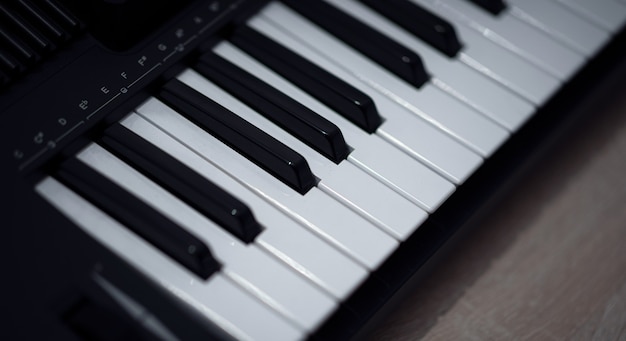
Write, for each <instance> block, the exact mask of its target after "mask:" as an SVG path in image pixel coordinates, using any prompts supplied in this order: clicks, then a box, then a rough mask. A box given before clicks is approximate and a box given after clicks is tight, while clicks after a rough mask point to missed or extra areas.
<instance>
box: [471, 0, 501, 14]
mask: <svg viewBox="0 0 626 341" xmlns="http://www.w3.org/2000/svg"><path fill="white" fill-rule="evenodd" d="M469 1H470V2H472V3H474V4H476V5H478V6H480V7H481V8H483V9H484V10H486V11H487V12H489V13H491V14H495V15H497V14H500V13H501V12H502V11H503V10H504V9H505V8H506V7H507V5H506V4H505V3H504V1H502V0H469Z"/></svg>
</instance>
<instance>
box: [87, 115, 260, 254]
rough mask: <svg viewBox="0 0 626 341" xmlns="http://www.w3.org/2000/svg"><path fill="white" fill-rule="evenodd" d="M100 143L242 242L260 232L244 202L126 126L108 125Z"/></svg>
mask: <svg viewBox="0 0 626 341" xmlns="http://www.w3.org/2000/svg"><path fill="white" fill-rule="evenodd" d="M99 144H100V145H102V146H103V147H104V148H106V149H107V150H109V151H110V152H112V153H113V154H115V155H116V156H117V157H119V158H120V159H122V160H123V161H124V162H126V163H127V164H129V165H131V166H132V167H134V168H135V169H137V170H139V171H140V172H142V173H143V174H144V175H146V176H147V177H149V178H150V179H152V180H153V181H154V182H156V183H158V184H159V185H160V186H161V187H163V188H165V189H167V190H168V191H169V192H171V193H173V194H174V195H176V196H178V197H179V198H180V199H181V200H183V201H185V202H186V203H187V204H188V205H189V206H191V207H193V208H195V209H196V210H198V211H199V212H200V213H202V214H204V215H205V216H207V217H208V218H210V219H212V220H213V221H215V222H216V223H218V224H219V225H220V226H222V227H223V228H225V229H226V230H227V231H229V232H230V233H232V234H233V235H235V236H236V237H238V238H239V239H240V240H242V241H243V242H245V243H250V242H252V241H253V240H254V238H255V237H256V236H257V235H258V234H259V233H261V230H262V229H261V225H259V223H258V222H257V221H256V219H255V218H254V215H253V214H252V211H251V210H250V208H248V207H247V206H246V205H245V204H244V203H243V202H241V201H240V200H238V199H237V198H235V197H234V196H232V195H231V194H230V193H228V192H226V191H225V190H223V189H222V188H220V187H219V186H217V185H216V184H214V183H213V182H211V181H209V180H207V179H206V178H204V177H203V176H201V175H200V174H198V173H196V172H195V171H193V170H192V169H190V168H188V167H187V166H185V165H184V164H183V163H181V162H180V161H178V160H176V159H175V158H173V157H172V156H170V155H168V154H166V153H165V152H163V151H162V150H160V149H159V148H157V147H156V146H154V145H153V144H151V143H150V142H148V141H146V140H144V139H143V138H141V137H139V136H138V135H137V134H135V133H134V132H132V131H130V130H128V129H127V128H126V127H124V126H122V125H120V124H115V125H113V126H111V127H110V128H108V129H107V130H106V131H105V133H104V136H103V137H102V138H101V139H100V141H99Z"/></svg>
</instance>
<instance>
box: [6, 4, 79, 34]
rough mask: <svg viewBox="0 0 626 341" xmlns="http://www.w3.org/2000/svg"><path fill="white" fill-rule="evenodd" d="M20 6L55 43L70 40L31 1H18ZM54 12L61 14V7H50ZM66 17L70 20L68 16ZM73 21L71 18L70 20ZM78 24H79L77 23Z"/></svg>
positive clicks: (55, 23)
mask: <svg viewBox="0 0 626 341" xmlns="http://www.w3.org/2000/svg"><path fill="white" fill-rule="evenodd" d="M18 3H19V6H20V8H21V9H22V11H23V12H24V13H27V15H28V16H30V17H31V18H32V19H33V20H34V21H35V22H36V23H37V25H38V27H39V28H40V29H41V30H42V31H43V33H44V34H46V35H47V36H48V37H50V39H52V40H53V41H55V42H57V43H58V42H63V41H65V40H67V39H69V34H68V33H67V32H66V31H65V30H64V29H63V28H62V27H61V26H60V25H59V24H58V23H57V22H56V21H55V20H53V19H52V18H50V17H49V16H48V15H47V14H46V13H45V12H44V11H42V10H41V8H39V7H36V6H34V5H33V4H32V3H30V1H27V0H18ZM50 8H51V9H52V10H53V11H54V12H57V13H63V12H59V11H60V7H58V6H57V5H54V7H50ZM65 17H67V18H70V17H69V16H68V15H66V16H65ZM70 19H71V18H70ZM76 24H77V23H76Z"/></svg>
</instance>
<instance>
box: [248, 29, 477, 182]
mask: <svg viewBox="0 0 626 341" xmlns="http://www.w3.org/2000/svg"><path fill="white" fill-rule="evenodd" d="M249 24H251V25H254V26H255V27H256V29H259V30H261V31H264V33H265V34H267V35H272V36H274V37H275V38H276V39H278V40H280V41H281V42H283V43H287V42H288V44H289V45H290V46H291V48H292V51H293V52H295V53H298V54H300V55H301V57H304V56H306V57H307V58H310V60H315V63H317V64H318V65H319V66H321V67H324V68H325V69H326V70H328V71H329V72H331V73H333V74H334V75H337V76H340V77H341V78H342V79H344V80H346V81H347V82H349V83H350V84H352V85H353V86H355V87H358V88H359V89H360V90H361V91H364V92H367V93H368V94H369V95H370V96H372V98H373V99H374V101H375V103H376V105H377V106H378V107H379V108H380V111H381V112H382V113H384V116H385V117H384V120H383V123H382V125H381V127H380V128H379V129H378V130H377V134H378V135H379V136H381V137H382V138H385V139H386V140H387V141H389V142H390V143H392V144H394V145H395V146H396V147H398V148H399V149H401V150H403V151H404V152H406V153H407V154H409V155H411V156H412V157H414V158H415V159H417V160H420V161H421V162H423V163H424V164H425V165H427V166H429V167H430V168H431V169H433V170H435V171H437V172H438V173H439V174H441V175H442V176H444V177H445V178H447V179H449V180H450V181H452V182H454V183H456V184H459V183H462V182H463V181H464V180H465V179H466V178H467V176H469V174H471V173H472V172H473V170H474V169H476V167H478V165H480V164H481V162H482V159H481V158H480V157H479V156H478V155H477V154H475V153H473V152H472V151H470V150H469V149H467V148H465V147H464V146H463V145H461V144H460V142H457V141H455V140H453V139H452V137H450V136H449V135H447V134H446V133H445V132H444V131H442V130H440V129H437V127H436V125H431V124H430V122H429V121H427V120H424V119H422V118H421V117H419V116H417V115H414V114H413V113H412V112H411V111H410V110H409V109H408V108H407V107H406V106H403V105H401V104H400V103H398V102H396V101H394V100H392V99H391V98H389V97H387V96H385V95H383V94H382V93H381V92H379V91H377V89H375V88H373V87H371V86H370V85H371V84H370V83H368V82H366V81H363V80H362V79H359V78H357V77H356V76H355V75H353V74H352V73H350V72H348V71H347V70H345V69H343V68H341V67H339V66H338V65H337V64H336V63H333V62H332V61H330V60H329V59H327V58H324V57H323V56H322V55H320V52H318V51H315V50H313V49H311V48H310V47H309V46H307V45H305V44H303V43H301V42H299V41H297V40H295V39H293V37H291V36H289V35H287V34H285V33H284V32H282V31H280V30H279V29H277V28H276V27H275V26H272V25H270V24H268V23H267V22H264V21H260V20H252V21H251V22H249Z"/></svg>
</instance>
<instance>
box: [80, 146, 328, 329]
mask: <svg viewBox="0 0 626 341" xmlns="http://www.w3.org/2000/svg"><path fill="white" fill-rule="evenodd" d="M78 158H79V159H81V160H82V161H84V162H85V163H87V164H89V165H90V166H91V167H93V168H94V169H97V171H98V172H100V173H102V174H103V175H105V176H106V177H108V178H109V179H111V180H112V181H114V182H115V183H116V184H118V185H119V186H120V187H122V188H124V189H125V190H126V191H128V192H129V193H132V194H133V195H135V196H137V197H138V198H140V199H141V200H143V201H144V202H145V203H147V204H148V205H150V206H152V207H153V208H155V209H156V210H158V211H159V212H161V213H162V214H164V215H165V216H167V217H168V218H169V219H172V220H173V221H174V222H176V223H177V224H180V225H181V226H182V227H184V228H185V229H188V230H189V231H190V232H191V233H194V234H195V235H196V236H197V237H198V238H200V239H201V240H203V241H204V242H205V243H207V244H209V245H210V246H211V248H212V250H213V252H214V253H215V256H216V257H217V258H218V259H219V260H220V261H221V262H222V264H223V266H222V270H221V271H222V272H223V273H224V274H225V275H227V276H228V278H229V279H231V280H232V281H234V282H236V283H238V284H239V285H241V286H242V287H243V288H244V289H246V290H248V291H249V293H250V294H252V295H254V296H256V297H257V299H259V300H261V301H263V302H264V303H265V304H267V305H268V306H270V307H272V308H273V309H275V310H276V311H278V312H279V313H280V314H281V315H283V316H284V317H285V318H287V319H289V320H291V321H292V322H293V323H295V324H297V325H298V326H299V327H300V328H302V329H304V330H307V331H311V330H313V329H315V328H316V327H317V326H318V325H319V324H320V323H321V322H322V321H324V320H325V319H326V318H327V317H328V315H329V314H330V313H331V312H332V311H333V310H334V309H335V308H336V305H337V303H336V301H335V300H334V299H333V298H332V297H331V296H330V295H328V294H327V293H325V292H324V291H322V290H321V289H319V288H318V287H316V286H314V285H313V284H312V283H311V282H309V281H307V280H306V278H303V277H301V276H300V275H298V274H297V273H296V272H294V271H292V270H291V269H290V268H289V267H287V266H286V265H285V264H284V263H282V262H280V261H279V260H277V259H275V258H273V257H271V256H270V255H269V254H268V253H266V252H265V251H264V250H262V249H260V248H259V247H257V246H256V245H255V244H254V243H252V244H244V243H242V242H241V241H239V239H237V238H235V237H233V236H232V235H230V234H229V233H226V231H224V230H223V229H221V228H220V227H219V226H217V225H215V224H214V223H213V222H212V221H210V220H208V219H207V218H206V217H204V216H202V215H201V214H199V213H198V212H197V211H195V210H193V209H192V208H191V207H189V206H188V205H186V204H185V203H183V202H182V201H180V200H179V199H178V198H176V197H175V196H173V195H172V194H170V193H169V192H167V191H165V190H164V189H163V188H161V187H159V186H158V185H157V184H155V183H154V182H152V181H150V180H149V179H148V178H146V177H144V176H143V175H141V174H140V173H138V172H137V171H135V170H134V169H132V168H131V167H130V166H128V165H126V164H125V163H123V162H122V161H121V160H119V159H117V158H116V157H114V156H113V155H112V154H110V153H108V152H107V151H106V150H104V149H103V148H101V147H99V146H97V145H91V146H89V147H88V148H86V149H85V150H83V151H82V152H81V153H79V154H78ZM276 283H281V285H280V286H279V285H276Z"/></svg>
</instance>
